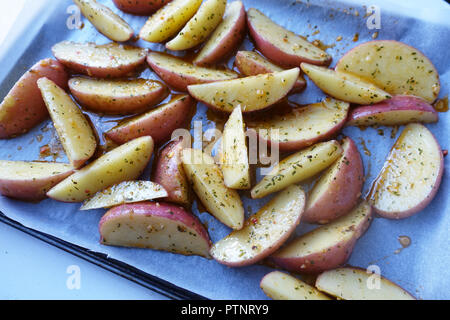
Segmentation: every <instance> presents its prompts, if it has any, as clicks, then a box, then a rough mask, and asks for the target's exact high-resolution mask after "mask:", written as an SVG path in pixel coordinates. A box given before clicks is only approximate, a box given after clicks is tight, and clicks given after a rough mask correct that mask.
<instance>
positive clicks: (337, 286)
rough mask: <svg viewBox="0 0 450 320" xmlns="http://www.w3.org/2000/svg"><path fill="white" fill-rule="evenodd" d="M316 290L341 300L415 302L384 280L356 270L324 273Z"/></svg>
mask: <svg viewBox="0 0 450 320" xmlns="http://www.w3.org/2000/svg"><path fill="white" fill-rule="evenodd" d="M378 281H379V282H378ZM378 283H379V287H378V286H377V284H378ZM316 288H317V289H319V290H320V291H323V292H326V293H328V294H330V295H332V296H334V297H337V298H339V299H343V300H415V298H414V297H413V296H411V295H410V294H409V293H408V292H406V291H405V290H404V289H402V288H401V287H399V286H398V285H396V284H395V283H393V282H391V281H389V280H387V279H386V278H383V277H382V276H379V275H375V274H372V273H371V272H369V273H368V272H366V271H365V270H362V269H357V268H338V269H334V270H329V271H325V272H324V273H322V274H321V275H320V276H319V277H318V278H317V280H316Z"/></svg>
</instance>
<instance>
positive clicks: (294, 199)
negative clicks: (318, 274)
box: [210, 185, 305, 267]
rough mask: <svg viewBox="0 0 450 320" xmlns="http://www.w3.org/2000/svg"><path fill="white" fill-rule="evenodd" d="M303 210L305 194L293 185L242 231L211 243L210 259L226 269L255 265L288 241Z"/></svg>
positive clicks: (266, 206) (249, 220) (246, 223)
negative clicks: (225, 266)
mask: <svg viewBox="0 0 450 320" xmlns="http://www.w3.org/2000/svg"><path fill="white" fill-rule="evenodd" d="M304 208H305V193H304V192H303V190H302V189H301V188H300V187H299V186H296V185H293V186H290V187H289V188H287V189H286V190H284V191H283V192H280V193H279V194H278V195H277V196H276V197H275V198H273V199H272V200H271V201H270V202H269V203H267V204H266V205H265V206H263V207H262V208H261V209H260V210H259V211H258V212H257V213H256V214H254V215H253V216H251V217H250V218H248V219H247V220H246V222H245V225H244V228H242V229H241V230H239V231H233V232H232V233H230V234H229V235H228V236H226V237H225V238H223V239H222V240H220V241H219V242H217V243H215V244H214V245H213V247H212V248H211V251H210V253H211V256H212V257H213V258H214V259H215V260H216V261H217V262H219V263H221V264H224V265H227V266H230V267H243V266H248V265H251V264H255V263H257V262H258V261H261V260H262V259H264V258H265V257H267V256H269V255H270V254H272V253H273V252H275V251H276V250H277V249H278V248H279V247H280V246H282V245H283V243H284V242H285V241H286V240H287V239H288V238H289V236H290V235H291V234H292V232H293V231H294V230H295V228H296V227H297V225H298V224H299V223H300V219H301V216H302V213H303V210H304Z"/></svg>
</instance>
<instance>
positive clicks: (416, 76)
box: [336, 40, 441, 103]
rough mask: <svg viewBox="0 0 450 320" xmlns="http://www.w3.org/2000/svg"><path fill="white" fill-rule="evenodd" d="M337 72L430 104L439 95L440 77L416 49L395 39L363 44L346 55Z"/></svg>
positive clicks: (391, 92)
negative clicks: (363, 79) (415, 97)
mask: <svg viewBox="0 0 450 320" xmlns="http://www.w3.org/2000/svg"><path fill="white" fill-rule="evenodd" d="M336 70H337V71H345V72H351V73H353V74H356V75H359V76H360V77H363V78H365V79H367V80H369V81H371V82H373V83H374V84H376V85H377V86H378V87H380V88H381V89H383V90H385V91H387V92H389V93H390V94H392V95H405V94H406V95H415V96H419V97H422V98H423V99H425V100H426V101H427V102H429V103H432V102H433V101H434V100H436V98H437V97H438V95H439V91H440V87H441V86H440V83H439V74H438V72H437V70H436V68H435V67H434V65H433V63H432V62H431V61H430V60H429V59H428V58H427V57H426V56H425V55H424V54H423V53H421V52H420V51H419V50H417V49H416V48H413V47H411V46H409V45H407V44H405V43H402V42H399V41H394V40H376V41H369V42H366V43H363V44H361V45H359V46H357V47H356V48H353V49H352V50H350V51H349V52H347V53H346V54H345V55H344V56H343V57H342V58H341V59H340V60H339V62H338V63H337V65H336Z"/></svg>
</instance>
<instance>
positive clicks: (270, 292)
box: [259, 271, 330, 300]
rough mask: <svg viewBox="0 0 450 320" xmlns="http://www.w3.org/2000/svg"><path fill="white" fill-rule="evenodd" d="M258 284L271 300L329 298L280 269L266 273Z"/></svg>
mask: <svg viewBox="0 0 450 320" xmlns="http://www.w3.org/2000/svg"><path fill="white" fill-rule="evenodd" d="M259 286H260V287H261V289H262V290H263V291H264V293H265V294H266V295H267V296H268V297H269V298H271V299H273V300H330V298H329V297H328V296H327V295H325V294H323V293H322V292H320V291H319V290H317V289H316V288H314V287H312V286H310V285H309V284H307V283H305V282H303V281H301V280H300V279H297V278H294V277H293V276H291V275H289V274H287V273H284V272H280V271H272V272H271V273H268V274H266V275H265V276H264V278H262V280H261V283H260V284H259Z"/></svg>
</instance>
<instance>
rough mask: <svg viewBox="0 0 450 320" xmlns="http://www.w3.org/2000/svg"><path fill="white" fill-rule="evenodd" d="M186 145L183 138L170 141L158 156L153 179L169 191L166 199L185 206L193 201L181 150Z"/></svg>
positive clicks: (188, 205)
mask: <svg viewBox="0 0 450 320" xmlns="http://www.w3.org/2000/svg"><path fill="white" fill-rule="evenodd" d="M186 147H190V146H186V143H185V141H184V140H183V138H178V139H177V140H174V141H171V142H169V143H168V144H167V145H166V146H165V147H164V149H163V150H162V151H161V152H160V154H159V156H158V162H157V163H156V169H155V174H154V177H153V179H154V180H155V182H157V183H159V184H160V185H162V186H163V187H164V188H165V189H166V190H167V193H168V196H167V198H166V199H165V200H166V201H169V202H174V203H177V204H180V205H182V206H185V207H190V205H191V203H192V192H191V188H190V186H189V182H188V180H187V177H186V173H185V172H184V169H183V164H182V162H181V152H182V151H183V149H184V148H186Z"/></svg>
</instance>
